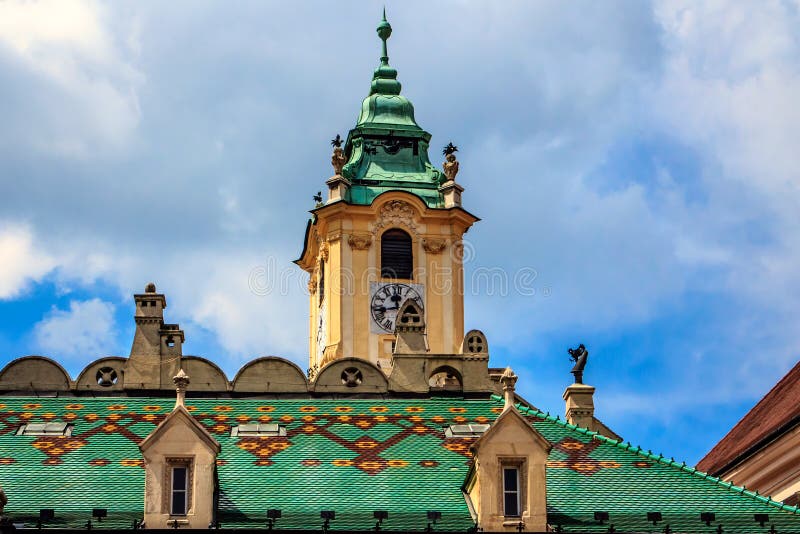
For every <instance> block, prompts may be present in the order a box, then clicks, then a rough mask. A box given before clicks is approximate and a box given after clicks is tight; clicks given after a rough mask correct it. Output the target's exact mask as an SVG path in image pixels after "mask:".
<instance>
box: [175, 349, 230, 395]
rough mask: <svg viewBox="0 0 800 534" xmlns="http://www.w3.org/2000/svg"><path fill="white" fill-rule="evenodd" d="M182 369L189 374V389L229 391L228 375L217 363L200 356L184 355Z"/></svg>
mask: <svg viewBox="0 0 800 534" xmlns="http://www.w3.org/2000/svg"><path fill="white" fill-rule="evenodd" d="M181 369H183V372H184V373H186V374H187V375H189V380H191V382H190V383H189V388H188V390H189V391H217V392H222V391H228V377H226V376H225V373H224V372H223V371H222V369H220V368H219V367H217V365H216V364H214V363H212V362H210V361H208V360H206V359H205V358H201V357H199V356H183V357H182V358H181Z"/></svg>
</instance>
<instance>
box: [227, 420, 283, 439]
mask: <svg viewBox="0 0 800 534" xmlns="http://www.w3.org/2000/svg"><path fill="white" fill-rule="evenodd" d="M285 435H286V427H284V426H281V425H278V424H277V423H254V424H245V425H237V426H235V427H233V428H231V436H233V437H237V436H238V437H253V436H285Z"/></svg>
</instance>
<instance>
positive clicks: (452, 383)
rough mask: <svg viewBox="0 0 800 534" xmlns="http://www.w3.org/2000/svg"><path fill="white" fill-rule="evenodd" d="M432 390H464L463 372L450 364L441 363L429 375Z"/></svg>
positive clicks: (429, 384)
mask: <svg viewBox="0 0 800 534" xmlns="http://www.w3.org/2000/svg"><path fill="white" fill-rule="evenodd" d="M428 386H429V387H430V390H431V391H463V389H464V379H463V378H462V377H461V373H460V372H459V371H458V370H456V369H455V368H453V367H451V366H449V365H441V366H439V367H437V368H435V369H434V370H433V372H432V373H431V374H430V376H429V377H428Z"/></svg>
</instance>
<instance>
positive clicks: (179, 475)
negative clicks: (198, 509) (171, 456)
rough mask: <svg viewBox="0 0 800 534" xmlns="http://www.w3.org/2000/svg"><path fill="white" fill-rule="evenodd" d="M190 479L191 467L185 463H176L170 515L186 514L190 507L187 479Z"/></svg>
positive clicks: (173, 472) (173, 470) (173, 473)
mask: <svg viewBox="0 0 800 534" xmlns="http://www.w3.org/2000/svg"><path fill="white" fill-rule="evenodd" d="M188 479H189V468H188V467H187V466H185V465H180V466H178V465H176V466H174V467H173V468H172V500H171V505H170V510H169V513H170V515H186V509H187V508H188V506H187V505H188V502H187V497H188V495H189V492H188V489H187V484H186V483H187V481H188Z"/></svg>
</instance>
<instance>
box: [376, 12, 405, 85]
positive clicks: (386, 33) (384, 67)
mask: <svg viewBox="0 0 800 534" xmlns="http://www.w3.org/2000/svg"><path fill="white" fill-rule="evenodd" d="M376 31H377V32H378V37H380V39H381V41H383V43H382V48H383V55H382V56H381V64H380V65H379V66H378V68H377V69H375V75H374V76H373V77H372V89H371V90H370V93H369V94H371V95H373V94H376V93H379V94H384V95H399V94H400V82H398V81H397V71H396V70H394V69H393V68H392V67H390V66H389V52H388V49H387V47H386V41H387V40H388V39H389V37H390V36H391V35H392V25H391V24H389V21H387V20H386V7H384V8H383V17H382V18H381V22H380V24H378V27H377V29H376Z"/></svg>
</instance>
